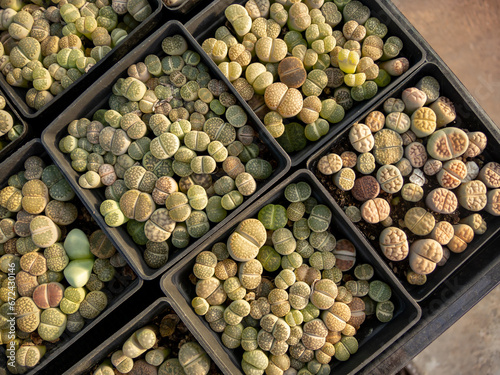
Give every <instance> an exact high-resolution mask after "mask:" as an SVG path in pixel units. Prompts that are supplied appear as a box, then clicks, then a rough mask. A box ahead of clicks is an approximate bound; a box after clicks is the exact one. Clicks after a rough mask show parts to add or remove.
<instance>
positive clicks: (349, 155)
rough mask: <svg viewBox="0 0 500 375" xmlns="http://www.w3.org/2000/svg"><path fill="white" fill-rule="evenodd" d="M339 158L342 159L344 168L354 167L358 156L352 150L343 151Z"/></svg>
mask: <svg viewBox="0 0 500 375" xmlns="http://www.w3.org/2000/svg"><path fill="white" fill-rule="evenodd" d="M340 158H341V159H342V166H343V167H345V168H354V167H355V166H356V163H357V161H358V156H357V155H356V153H355V152H352V151H344V152H343V153H342V154H340Z"/></svg>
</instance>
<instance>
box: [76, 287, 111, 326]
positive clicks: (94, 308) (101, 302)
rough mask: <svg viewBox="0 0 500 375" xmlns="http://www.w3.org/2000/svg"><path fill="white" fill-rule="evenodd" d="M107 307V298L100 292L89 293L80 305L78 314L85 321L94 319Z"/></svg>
mask: <svg viewBox="0 0 500 375" xmlns="http://www.w3.org/2000/svg"><path fill="white" fill-rule="evenodd" d="M107 305H108V298H107V297H106V294H104V292H102V291H92V292H89V293H88V294H87V295H86V296H85V299H84V300H83V301H82V302H81V304H80V309H79V311H80V314H81V315H82V317H84V318H85V319H94V318H95V317H97V316H98V315H99V314H100V313H101V312H102V311H103V310H104V309H105V308H106V306H107Z"/></svg>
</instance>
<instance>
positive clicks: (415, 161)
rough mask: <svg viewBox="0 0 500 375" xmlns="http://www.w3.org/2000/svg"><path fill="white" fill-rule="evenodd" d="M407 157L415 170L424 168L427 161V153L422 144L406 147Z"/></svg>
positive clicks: (411, 144)
mask: <svg viewBox="0 0 500 375" xmlns="http://www.w3.org/2000/svg"><path fill="white" fill-rule="evenodd" d="M405 156H406V158H407V159H408V160H409V161H410V163H411V165H412V167H413V168H422V167H423V166H424V165H425V162H426V161H427V151H426V149H425V146H424V145H423V144H422V143H420V142H413V143H410V144H409V145H408V146H406V148H405Z"/></svg>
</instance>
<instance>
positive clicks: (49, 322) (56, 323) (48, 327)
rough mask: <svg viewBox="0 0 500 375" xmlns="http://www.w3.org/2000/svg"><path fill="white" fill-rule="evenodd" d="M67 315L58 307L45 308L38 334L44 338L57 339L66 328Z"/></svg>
mask: <svg viewBox="0 0 500 375" xmlns="http://www.w3.org/2000/svg"><path fill="white" fill-rule="evenodd" d="M66 323H67V317H66V315H65V314H63V313H62V312H61V310H59V309H58V308H49V309H47V310H44V311H43V312H42V314H41V316H40V325H39V326H38V334H39V335H40V337H41V338H42V339H43V340H46V341H55V340H57V339H58V338H59V337H60V336H61V335H62V333H63V332H64V330H65V329H66Z"/></svg>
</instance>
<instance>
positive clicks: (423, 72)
mask: <svg viewBox="0 0 500 375" xmlns="http://www.w3.org/2000/svg"><path fill="white" fill-rule="evenodd" d="M427 75H430V76H432V77H434V78H436V79H437V80H438V81H439V84H440V85H441V95H443V96H446V97H448V98H449V99H450V100H451V101H452V102H453V103H454V105H455V109H456V112H457V119H456V121H455V122H454V123H453V124H450V126H457V127H459V128H463V129H468V130H470V131H482V132H484V133H485V134H486V136H487V137H488V145H487V147H486V150H485V151H484V152H483V155H484V156H485V158H486V159H487V160H490V161H498V160H500V147H499V144H500V131H499V129H498V128H497V126H496V125H495V124H494V123H492V122H491V120H490V119H489V118H488V117H487V115H486V114H485V113H484V111H483V110H482V109H477V108H474V107H472V106H471V103H472V101H473V99H472V97H471V96H470V94H469V93H468V92H467V91H466V90H465V89H463V88H460V87H457V85H456V83H454V82H452V80H451V79H452V78H453V76H452V73H451V72H449V71H448V69H447V68H446V67H444V66H442V65H437V64H435V63H426V64H425V65H423V66H422V67H421V68H420V69H418V70H417V71H416V72H415V73H413V74H412V76H411V77H410V78H409V79H408V80H407V81H405V82H403V83H402V84H400V85H399V86H398V87H396V88H395V89H394V90H393V91H391V92H390V93H388V94H387V95H386V96H385V97H383V98H382V99H380V100H379V101H377V102H376V103H375V104H373V105H372V106H371V108H369V109H368V110H367V112H365V113H364V114H363V115H362V116H359V117H358V118H357V119H356V120H355V121H359V122H362V121H363V120H364V118H365V117H366V115H367V114H368V113H369V112H371V111H373V110H381V106H382V104H383V102H384V101H385V100H386V99H387V98H390V97H395V98H400V97H401V92H402V91H403V90H404V89H405V88H407V87H412V86H415V84H416V83H417V82H418V81H419V80H420V79H421V78H422V77H425V76H427ZM455 79H456V77H455ZM348 131H349V129H348V128H346V129H344V130H343V131H342V132H340V133H339V134H337V135H336V136H335V137H334V138H333V139H332V140H330V141H329V142H328V143H327V144H325V145H324V146H323V147H322V148H321V149H320V150H318V151H317V152H315V153H314V154H313V155H312V156H311V157H310V158H309V159H308V161H307V168H308V169H310V170H311V171H313V172H316V165H317V162H318V160H319V159H320V158H321V157H322V156H323V155H325V154H327V153H329V152H333V151H334V150H335V148H336V145H339V146H340V147H342V148H346V147H347V148H349V142H348V141H347V137H348ZM349 149H350V148H349ZM335 204H336V205H337V203H335ZM463 211H464V212H465V210H463ZM340 214H341V215H343V216H344V217H345V218H346V220H348V219H347V217H346V216H345V213H344V212H341V213H340ZM481 214H482V215H484V217H485V219H486V222H487V224H488V230H487V231H486V233H484V234H482V235H476V236H474V240H473V241H472V242H471V243H470V244H469V245H468V246H467V249H466V250H465V251H464V252H463V253H460V254H451V256H450V259H449V260H448V261H447V262H446V264H445V265H444V266H442V267H437V268H436V270H435V271H434V272H433V273H431V274H430V275H428V276H427V282H426V283H425V284H424V285H423V286H416V285H411V284H409V283H408V282H407V281H406V279H405V280H402V283H403V285H404V287H405V288H406V289H407V290H408V291H409V293H410V294H411V296H412V297H413V298H414V299H415V300H416V301H421V300H423V299H424V298H426V297H427V296H429V294H430V293H431V292H432V291H433V290H434V289H435V288H436V287H437V286H438V285H439V284H441V283H442V282H444V281H445V280H446V279H447V278H448V277H449V276H450V275H451V274H452V273H453V272H454V271H455V270H456V269H457V268H458V267H459V266H461V265H462V264H464V263H465V262H466V261H467V259H469V257H470V256H471V255H473V254H474V253H475V252H476V251H478V250H479V249H480V248H481V246H483V245H485V244H486V243H487V242H488V241H489V240H490V239H491V238H492V237H493V236H494V235H495V234H496V233H497V232H498V231H499V229H500V217H495V216H492V215H490V214H488V213H486V212H481ZM348 221H349V220H348ZM349 225H350V227H352V230H353V232H354V233H356V235H358V236H361V237H363V238H365V239H366V237H365V235H364V234H363V233H362V232H361V231H360V230H359V229H358V227H357V226H356V225H355V224H353V223H351V222H350V221H349ZM377 242H378V238H377V239H375V240H374V241H371V244H370V246H371V247H372V248H376V249H377V252H378V253H379V254H381V252H380V251H379V248H378V245H376V243H377ZM374 244H375V245H374ZM380 257H381V258H383V259H384V261H385V263H386V264H387V263H389V261H388V260H387V259H385V258H384V256H383V255H382V254H381V255H380Z"/></svg>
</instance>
